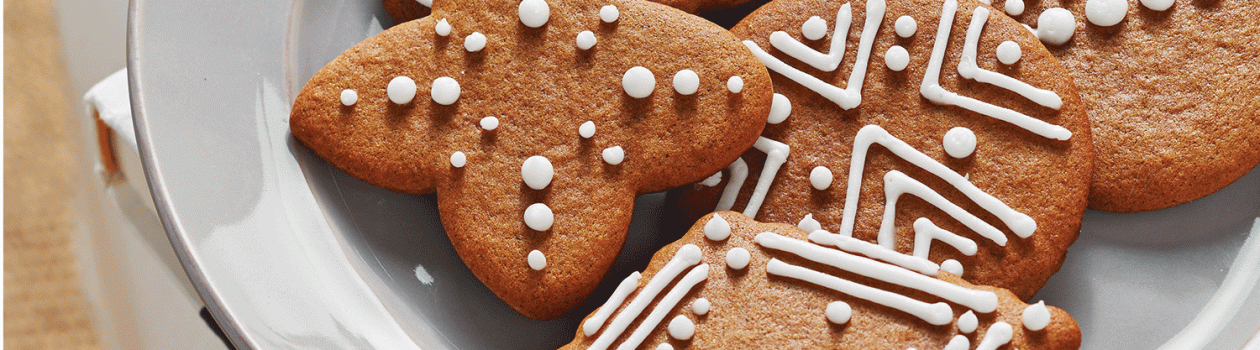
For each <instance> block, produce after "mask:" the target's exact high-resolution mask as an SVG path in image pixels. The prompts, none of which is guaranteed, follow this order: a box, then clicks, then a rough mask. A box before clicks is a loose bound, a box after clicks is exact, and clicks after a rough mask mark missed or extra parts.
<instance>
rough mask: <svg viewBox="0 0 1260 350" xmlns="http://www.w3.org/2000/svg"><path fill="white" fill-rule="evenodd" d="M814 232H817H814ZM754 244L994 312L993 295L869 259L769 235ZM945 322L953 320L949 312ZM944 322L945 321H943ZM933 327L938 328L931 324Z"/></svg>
mask: <svg viewBox="0 0 1260 350" xmlns="http://www.w3.org/2000/svg"><path fill="white" fill-rule="evenodd" d="M816 232H817V231H816ZM754 240H755V241H756V242H757V244H758V245H761V246H762V247H765V248H768V249H774V250H780V251H785V252H788V253H792V254H794V255H797V256H800V257H802V258H805V259H807V260H810V261H814V262H817V263H821V264H824V265H828V266H832V267H835V268H838V269H841V270H844V271H848V272H852V273H855V274H858V275H862V276H866V277H869V278H873V279H876V280H880V281H884V282H888V283H892V284H895V285H899V286H902V287H907V288H913V289H917V290H920V291H923V292H926V293H928V294H932V295H935V296H938V297H941V298H942V299H945V300H948V301H951V302H954V303H958V304H959V305H962V306H966V307H968V308H970V309H972V310H975V311H977V312H981V313H989V312H993V310H997V304H998V299H997V294H994V293H993V292H988V291H981V290H973V289H968V288H963V287H961V286H958V285H955V284H952V283H949V282H945V281H942V280H938V279H935V278H932V277H928V276H924V275H921V274H917V273H914V272H912V271H909V270H906V269H902V268H898V267H896V266H893V265H889V264H884V263H881V262H878V261H875V260H872V259H868V258H864V257H860V256H857V255H852V254H848V253H845V252H842V251H839V250H834V249H828V248H824V247H822V246H819V245H815V244H812V243H809V242H806V241H802V240H798V239H792V238H787V237H784V236H781V235H779V234H776V233H773V232H762V233H760V234H757V236H756V237H755V238H754ZM949 319H953V314H952V313H951V314H950V316H949ZM946 322H948V320H946ZM933 324H935V325H940V324H936V323H933Z"/></svg>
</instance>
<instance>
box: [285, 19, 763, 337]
mask: <svg viewBox="0 0 1260 350" xmlns="http://www.w3.org/2000/svg"><path fill="white" fill-rule="evenodd" d="M434 6H435V8H434V10H433V15H431V16H429V17H425V18H422V19H420V20H417V21H411V22H407V23H403V24H400V25H397V26H394V27H393V28H391V29H389V30H386V31H385V32H383V33H381V34H379V35H376V36H374V37H371V38H368V39H367V40H364V41H363V42H361V43H359V44H357V45H355V46H354V47H352V48H350V49H349V50H347V51H346V52H345V53H343V54H342V55H341V56H339V57H337V58H336V59H334V60H333V61H332V62H330V63H328V65H327V66H325V67H324V68H323V69H321V70H320V71H319V72H318V73H317V74H316V75H315V76H314V77H312V78H311V79H310V81H309V82H308V83H307V84H306V86H305V87H304V88H303V89H302V91H301V92H300V94H299V95H298V97H297V100H296V101H295V102H294V105H293V111H292V115H291V118H290V126H291V129H292V131H293V134H294V136H296V138H297V139H298V140H300V141H301V142H302V143H303V144H305V145H306V146H308V147H309V148H310V149H311V150H312V151H314V152H315V153H316V154H318V155H319V156H320V157H322V158H323V159H325V160H327V161H328V163H330V164H331V165H333V166H335V167H337V168H339V169H341V170H343V171H345V172H346V173H348V174H349V175H351V176H354V177H356V178H359V179H362V180H364V181H366V182H368V183H371V184H373V185H376V186H380V187H383V188H385V189H389V190H393V191H397V192H403V193H411V194H424V193H434V192H436V193H437V201H438V210H439V211H440V214H441V219H442V224H443V227H445V229H446V232H447V234H448V235H449V237H450V239H451V242H452V243H453V245H454V248H455V250H456V251H457V252H458V253H459V255H460V257H461V258H462V259H463V260H464V262H465V263H466V264H467V265H468V267H469V268H470V269H471V270H472V272H473V273H474V274H475V275H476V276H477V277H478V278H480V279H481V281H482V282H484V283H485V284H486V286H488V287H489V289H490V290H491V291H493V292H494V293H495V294H496V295H498V296H499V297H500V298H502V299H503V300H504V301H505V302H507V304H508V305H510V306H512V307H513V308H515V309H516V310H518V311H520V312H521V313H522V314H523V315H525V316H528V317H531V318H537V319H548V318H553V317H556V316H559V315H560V314H562V313H563V312H564V311H566V310H568V309H570V308H571V307H573V306H574V305H576V304H577V303H578V302H579V301H581V300H582V299H583V298H584V297H585V296H586V295H587V294H589V293H590V292H591V291H592V290H593V289H594V288H595V287H596V285H597V284H598V282H599V281H600V279H601V278H602V277H603V275H604V273H605V272H606V271H607V270H608V268H609V267H610V265H611V264H612V262H613V260H614V258H615V257H616V256H617V254H618V252H619V250H620V248H621V245H622V243H623V242H624V240H625V235H626V230H627V227H628V224H629V222H630V214H631V212H632V208H633V205H634V198H635V196H636V195H638V194H642V193H649V192H656V191H662V190H666V189H669V188H672V187H676V186H680V185H683V184H687V183H690V182H695V181H699V180H702V179H704V178H705V177H706V176H708V175H710V174H712V173H713V172H716V171H718V170H720V169H721V168H723V167H725V166H726V165H727V164H729V163H730V162H731V161H734V160H735V159H736V158H738V156H739V154H740V153H742V152H743V151H744V150H746V149H747V148H748V147H750V146H751V145H752V143H753V142H755V141H756V139H757V135H758V134H759V133H760V132H761V130H762V128H763V127H764V125H765V120H766V115H767V114H768V113H769V105H770V99H771V96H772V92H771V87H770V81H769V74H768V73H767V71H766V69H765V67H764V66H763V65H762V64H761V63H760V61H758V60H757V58H756V57H754V56H753V55H752V54H751V53H750V52H749V50H748V48H747V47H745V46H743V45H742V44H740V43H739V41H738V40H736V39H735V38H734V37H733V36H732V35H731V34H730V33H729V32H727V31H725V30H723V29H722V28H720V27H718V26H716V25H713V24H712V23H709V22H707V21H704V20H703V19H700V18H698V17H695V16H692V15H689V14H686V13H684V12H682V11H679V10H677V9H673V8H669V7H666V6H663V5H659V4H655V3H649V2H646V1H638V0H628V1H621V0H611V1H607V0H594V1H591V0H526V1H523V2H519V3H517V2H512V3H510V4H509V3H505V2H501V1H493V2H492V1H462V2H459V3H455V2H438V3H436V4H435V5H434ZM606 9H613V11H616V12H618V13H619V15H618V16H611V17H609V16H602V15H601V14H603V13H606V12H608V10H606ZM730 81H740V82H742V84H741V85H739V86H734V85H729V84H728V82H730Z"/></svg>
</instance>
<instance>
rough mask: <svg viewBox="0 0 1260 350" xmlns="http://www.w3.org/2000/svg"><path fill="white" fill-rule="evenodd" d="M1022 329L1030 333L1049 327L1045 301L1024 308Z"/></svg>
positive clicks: (1048, 314)
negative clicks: (1026, 329)
mask: <svg viewBox="0 0 1260 350" xmlns="http://www.w3.org/2000/svg"><path fill="white" fill-rule="evenodd" d="M1022 319H1023V322H1024V328H1028V330H1030V331H1034V332H1035V331H1039V330H1042V329H1045V328H1046V326H1048V325H1050V310H1049V309H1046V301H1045V300H1042V301H1039V302H1037V303H1036V304H1032V305H1028V307H1027V308H1024V314H1023V316H1022Z"/></svg>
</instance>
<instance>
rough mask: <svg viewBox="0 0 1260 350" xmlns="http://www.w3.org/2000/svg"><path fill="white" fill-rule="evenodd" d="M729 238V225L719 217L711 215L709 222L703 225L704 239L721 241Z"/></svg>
mask: <svg viewBox="0 0 1260 350" xmlns="http://www.w3.org/2000/svg"><path fill="white" fill-rule="evenodd" d="M730 236H731V223H729V222H726V219H723V218H722V216H721V215H718V214H713V217H712V218H709V221H708V222H706V223H704V237H705V238H708V239H710V240H714V241H723V240H726V238H727V237H730Z"/></svg>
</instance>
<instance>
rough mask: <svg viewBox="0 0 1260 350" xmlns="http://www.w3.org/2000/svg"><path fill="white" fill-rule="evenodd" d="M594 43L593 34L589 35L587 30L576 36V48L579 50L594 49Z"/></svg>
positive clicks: (589, 32)
mask: <svg viewBox="0 0 1260 350" xmlns="http://www.w3.org/2000/svg"><path fill="white" fill-rule="evenodd" d="M595 42H596V40H595V33H591V31H589V30H583V31H582V32H581V33H578V35H577V47H578V48H579V49H583V50H590V49H591V48H592V47H595Z"/></svg>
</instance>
